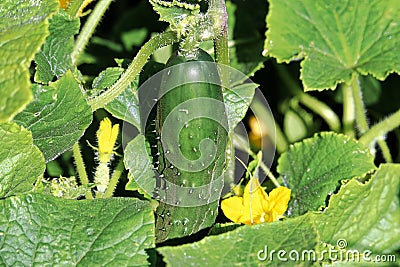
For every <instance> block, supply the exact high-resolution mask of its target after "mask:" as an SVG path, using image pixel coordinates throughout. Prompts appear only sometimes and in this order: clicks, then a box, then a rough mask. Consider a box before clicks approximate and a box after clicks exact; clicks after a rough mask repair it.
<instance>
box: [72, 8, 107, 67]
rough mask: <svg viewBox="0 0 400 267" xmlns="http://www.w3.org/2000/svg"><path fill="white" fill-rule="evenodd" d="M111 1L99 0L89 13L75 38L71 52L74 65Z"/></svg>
mask: <svg viewBox="0 0 400 267" xmlns="http://www.w3.org/2000/svg"><path fill="white" fill-rule="evenodd" d="M111 2H112V0H100V1H99V2H98V3H97V4H96V6H95V8H94V9H93V11H92V12H91V14H90V15H89V18H88V19H87V21H86V23H85V25H84V26H83V27H82V30H81V32H80V33H79V35H78V38H77V39H76V42H75V46H74V50H73V51H72V53H71V60H72V65H75V64H76V63H77V62H78V59H79V57H80V56H81V54H82V53H83V51H84V50H85V47H86V45H87V44H88V42H89V40H90V38H91V37H92V35H93V33H94V30H95V29H96V27H97V25H98V24H99V22H100V20H101V17H102V16H103V15H104V13H105V12H106V10H107V8H108V7H109V6H110V4H111Z"/></svg>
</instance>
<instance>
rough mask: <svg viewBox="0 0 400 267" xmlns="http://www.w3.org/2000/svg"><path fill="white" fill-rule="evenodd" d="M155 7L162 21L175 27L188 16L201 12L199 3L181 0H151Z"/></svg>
mask: <svg viewBox="0 0 400 267" xmlns="http://www.w3.org/2000/svg"><path fill="white" fill-rule="evenodd" d="M149 1H150V3H151V4H152V6H153V9H154V10H155V11H156V12H157V13H158V14H159V15H160V20H161V21H166V22H168V23H169V24H170V25H171V26H172V27H173V28H177V27H178V25H179V24H180V23H182V20H183V19H184V18H186V17H188V16H193V15H196V14H198V13H200V6H199V5H198V4H192V3H187V2H184V1H179V0H172V1H165V0H149Z"/></svg>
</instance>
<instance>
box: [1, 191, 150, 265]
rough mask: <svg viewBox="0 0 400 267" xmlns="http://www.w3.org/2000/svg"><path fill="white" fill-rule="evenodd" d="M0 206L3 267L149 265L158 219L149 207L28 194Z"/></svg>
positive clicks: (137, 202) (129, 201) (126, 200)
mask: <svg viewBox="0 0 400 267" xmlns="http://www.w3.org/2000/svg"><path fill="white" fill-rule="evenodd" d="M0 205H1V207H0V232H1V233H2V234H1V236H0V240H1V243H0V254H1V257H0V264H1V265H2V266H16V265H18V266H36V265H37V266H149V263H148V262H147V254H146V251H145V249H148V248H152V247H154V216H153V211H152V209H151V206H150V204H149V203H148V202H144V201H140V200H138V199H132V198H112V199H96V200H81V201H77V200H67V199H61V198H56V197H52V196H46V195H41V194H29V195H24V196H19V197H10V198H7V199H5V200H2V201H1V202H0Z"/></svg>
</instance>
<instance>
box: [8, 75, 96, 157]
mask: <svg viewBox="0 0 400 267" xmlns="http://www.w3.org/2000/svg"><path fill="white" fill-rule="evenodd" d="M33 91H34V94H35V100H34V101H33V102H32V103H31V104H29V106H28V107H27V108H26V109H25V110H24V111H23V112H21V113H20V114H18V115H17V116H16V117H15V121H16V122H18V123H20V124H22V125H23V126H24V127H26V128H27V129H29V130H30V131H32V135H33V140H34V143H35V145H37V146H38V147H39V148H40V150H41V151H42V152H43V154H44V157H45V159H46V161H50V160H52V159H54V158H55V157H57V156H58V155H60V154H61V153H63V152H64V151H66V150H67V149H69V148H71V147H72V146H73V145H74V144H75V142H76V141H78V140H79V138H80V137H81V136H82V135H83V133H84V131H85V129H86V128H87V127H88V126H89V124H90V123H91V121H92V111H91V109H90V106H89V105H88V104H87V103H86V100H85V98H84V97H83V94H82V92H81V89H80V87H79V85H78V83H77V82H76V80H75V78H74V77H73V75H72V74H71V72H69V71H68V72H67V73H66V74H65V75H64V76H63V77H62V78H61V79H60V80H58V81H57V82H55V83H53V84H50V86H41V85H37V84H36V85H34V87H33Z"/></svg>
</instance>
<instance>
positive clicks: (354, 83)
mask: <svg viewBox="0 0 400 267" xmlns="http://www.w3.org/2000/svg"><path fill="white" fill-rule="evenodd" d="M350 85H351V90H352V93H353V99H354V106H355V112H356V122H357V128H358V130H359V132H360V135H363V134H364V133H365V132H367V131H368V130H369V126H368V122H367V116H366V115H365V113H366V112H365V109H364V102H363V100H362V92H361V87H360V83H359V80H358V75H357V74H353V77H352V79H351V84H350ZM397 125H398V124H397ZM395 127H396V126H395ZM395 127H394V128H395ZM391 130H392V129H391ZM382 136H383V135H378V136H376V137H382ZM367 140H368V139H367ZM365 143H366V142H365ZM370 143H371V142H370ZM370 143H369V144H370ZM377 143H378V145H379V147H380V149H381V151H382V155H383V157H384V159H385V161H386V162H392V161H393V160H392V156H391V154H390V150H389V147H388V145H387V144H386V142H385V140H383V139H378V140H377Z"/></svg>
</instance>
